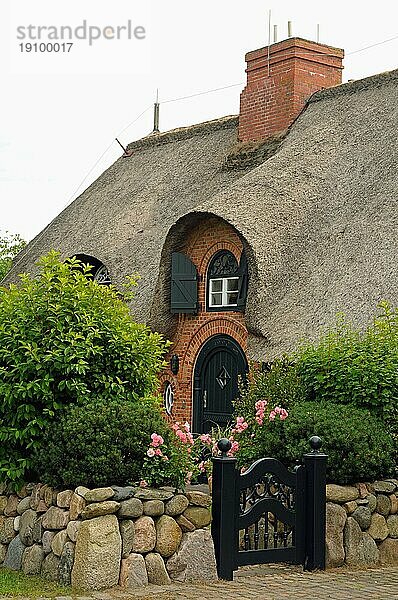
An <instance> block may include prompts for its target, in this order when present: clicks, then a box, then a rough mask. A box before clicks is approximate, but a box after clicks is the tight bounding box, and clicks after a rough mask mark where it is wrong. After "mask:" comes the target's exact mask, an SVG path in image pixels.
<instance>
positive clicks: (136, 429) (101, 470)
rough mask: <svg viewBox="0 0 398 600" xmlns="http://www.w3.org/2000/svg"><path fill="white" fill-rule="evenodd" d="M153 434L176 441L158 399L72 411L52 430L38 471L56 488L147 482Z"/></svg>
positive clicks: (99, 403) (95, 403) (38, 454)
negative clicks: (145, 467)
mask: <svg viewBox="0 0 398 600" xmlns="http://www.w3.org/2000/svg"><path fill="white" fill-rule="evenodd" d="M153 432H156V433H158V434H159V435H162V437H163V438H164V439H165V440H167V441H170V438H171V436H172V431H171V429H170V427H169V426H168V425H167V423H166V421H165V419H164V418H163V416H162V414H161V410H160V406H159V404H158V401H157V400H156V399H155V398H147V399H145V400H141V401H140V402H120V401H118V400H111V401H109V400H107V399H99V400H98V399H97V400H91V401H90V402H87V403H86V404H85V405H84V406H83V405H69V406H67V407H66V408H65V409H64V410H63V411H62V413H61V416H60V418H59V419H57V421H53V422H52V423H51V425H49V426H48V427H47V428H46V430H45V433H44V436H43V439H42V441H41V443H40V446H38V447H37V448H36V451H35V453H34V456H33V460H32V468H33V469H34V471H35V472H36V473H37V474H38V476H39V478H40V481H45V482H46V483H49V484H50V485H53V486H55V487H72V488H74V487H76V486H78V485H81V484H82V483H84V485H86V486H88V487H101V486H107V485H111V484H116V485H127V484H131V483H133V482H137V481H139V480H140V479H141V478H142V477H143V464H144V461H145V457H146V451H147V449H148V446H149V444H150V441H151V438H150V436H151V433H153ZM161 483H167V482H166V481H162V482H161Z"/></svg>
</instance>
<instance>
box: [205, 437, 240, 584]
mask: <svg viewBox="0 0 398 600" xmlns="http://www.w3.org/2000/svg"><path fill="white" fill-rule="evenodd" d="M217 445H218V448H219V450H220V451H221V452H222V455H221V457H219V458H213V459H212V460H213V481H212V486H213V489H212V499H213V502H212V512H213V520H212V523H211V534H212V537H213V543H214V551H215V555H216V561H217V572H218V576H219V578H220V579H224V580H226V581H232V580H233V577H234V569H236V568H237V565H236V560H237V557H236V552H237V540H236V538H237V533H236V527H235V523H236V508H237V506H236V505H237V476H238V471H237V469H236V458H229V457H227V452H228V451H229V450H230V449H231V446H232V444H231V442H230V441H229V440H227V439H225V438H223V439H221V440H220V441H219V442H218V444H217Z"/></svg>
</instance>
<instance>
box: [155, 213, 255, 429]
mask: <svg viewBox="0 0 398 600" xmlns="http://www.w3.org/2000/svg"><path fill="white" fill-rule="evenodd" d="M223 249H225V250H230V251H231V252H232V253H233V254H234V255H235V256H236V258H237V260H238V262H239V260H240V256H241V253H242V242H241V240H240V239H239V236H238V235H237V233H236V232H235V231H234V229H233V228H232V227H231V226H229V225H228V224H226V223H223V222H222V221H220V220H218V219H216V218H209V219H208V220H206V221H204V222H203V223H201V224H200V225H199V226H198V227H196V228H195V229H194V231H192V233H191V234H190V235H189V236H188V238H187V240H186V243H185V247H184V248H182V249H181V251H182V252H184V253H185V254H187V255H188V256H189V258H190V259H191V260H192V261H193V263H194V264H195V265H196V267H197V269H198V275H199V285H198V288H199V290H198V291H199V312H198V314H197V315H185V314H181V315H177V318H178V326H177V330H176V334H175V336H174V339H173V340H172V342H173V343H172V346H171V348H170V351H169V354H168V356H167V358H166V360H167V363H168V364H170V358H171V356H172V355H173V354H178V356H179V359H180V369H179V372H178V375H176V376H174V375H173V374H172V373H171V371H170V370H169V369H166V370H165V371H164V372H163V373H162V376H161V382H162V392H163V388H164V382H165V381H170V382H171V384H172V386H173V390H174V407H173V414H172V419H173V421H183V422H185V421H188V422H189V423H192V380H193V372H194V368H195V362H196V358H197V356H198V353H199V351H200V349H201V347H202V346H203V344H204V343H205V342H206V341H207V340H208V339H209V338H210V337H212V336H214V335H218V334H227V335H230V336H231V337H232V338H234V339H235V340H236V341H237V342H238V343H239V344H240V345H241V347H242V348H243V350H246V346H247V330H246V326H245V320H244V314H243V313H242V312H235V311H224V312H206V296H205V294H206V273H207V267H208V265H209V262H210V261H211V259H212V257H213V256H214V254H215V253H216V252H218V251H219V250H223Z"/></svg>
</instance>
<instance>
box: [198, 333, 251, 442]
mask: <svg viewBox="0 0 398 600" xmlns="http://www.w3.org/2000/svg"><path fill="white" fill-rule="evenodd" d="M246 372H247V360H246V357H245V354H244V352H243V350H242V348H241V347H240V346H239V344H238V343H237V342H236V341H235V340H234V339H233V338H231V337H229V336H227V335H217V336H214V337H212V338H210V339H209V340H208V341H207V342H206V343H205V344H204V346H203V347H202V349H201V351H200V353H199V356H198V360H197V362H196V367H195V375H194V406H193V411H194V415H193V431H194V432H195V433H207V432H208V431H210V429H211V428H212V427H214V426H215V425H219V426H220V427H222V428H223V427H225V426H226V425H227V424H228V423H229V421H230V420H231V415H232V412H233V406H232V401H233V400H235V399H236V398H237V397H238V394H239V390H238V377H239V375H243V376H244V375H245V374H246Z"/></svg>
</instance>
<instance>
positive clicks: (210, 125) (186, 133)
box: [127, 115, 239, 150]
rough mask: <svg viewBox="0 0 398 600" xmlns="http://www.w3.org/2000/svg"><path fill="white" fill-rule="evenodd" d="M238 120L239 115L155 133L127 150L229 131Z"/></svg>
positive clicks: (136, 141) (132, 144)
mask: <svg viewBox="0 0 398 600" xmlns="http://www.w3.org/2000/svg"><path fill="white" fill-rule="evenodd" d="M238 119H239V116H238V115H228V116H226V117H220V118H218V119H212V120H211V121H203V122H202V123H195V124H193V125H187V126H184V127H176V128H175V129H169V130H168V131H162V132H160V133H158V132H153V133H150V134H149V135H147V136H146V137H143V138H141V139H139V140H135V141H134V142H130V144H128V146H127V149H128V150H133V149H136V148H143V147H148V146H157V145H161V144H168V143H169V142H173V141H175V140H184V139H187V138H190V137H192V136H194V135H203V134H204V133H211V132H212V131H215V130H218V129H229V128H232V127H235V126H237V124H238Z"/></svg>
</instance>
